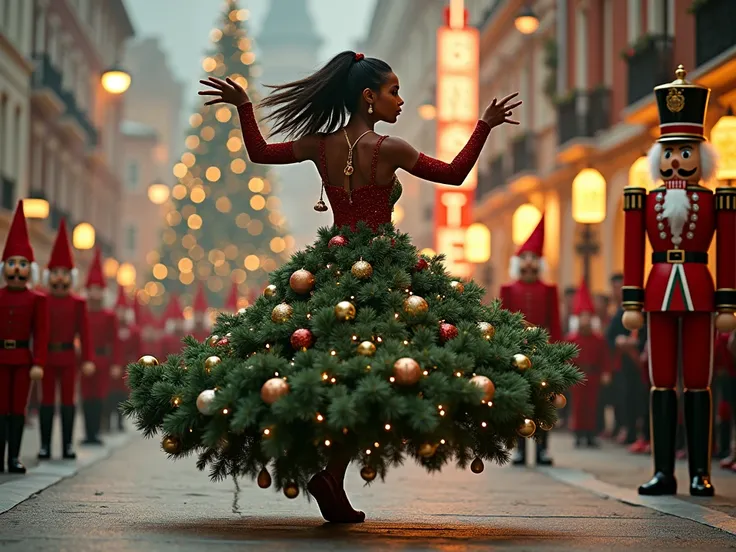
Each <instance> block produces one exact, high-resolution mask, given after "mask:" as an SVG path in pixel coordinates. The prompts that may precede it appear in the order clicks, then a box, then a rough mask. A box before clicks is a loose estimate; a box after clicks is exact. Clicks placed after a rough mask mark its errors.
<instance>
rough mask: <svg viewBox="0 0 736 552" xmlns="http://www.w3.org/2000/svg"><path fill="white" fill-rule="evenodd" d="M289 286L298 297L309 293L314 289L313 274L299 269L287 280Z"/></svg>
mask: <svg viewBox="0 0 736 552" xmlns="http://www.w3.org/2000/svg"><path fill="white" fill-rule="evenodd" d="M289 286H290V287H291V289H293V290H294V291H295V292H296V293H299V294H300V295H304V294H306V293H309V292H310V291H312V290H313V289H314V274H312V273H311V272H309V271H308V270H305V269H303V268H300V269H299V270H297V271H295V272H294V273H293V274H292V275H291V277H290V278H289Z"/></svg>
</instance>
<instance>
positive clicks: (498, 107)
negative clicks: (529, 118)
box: [481, 92, 522, 128]
mask: <svg viewBox="0 0 736 552" xmlns="http://www.w3.org/2000/svg"><path fill="white" fill-rule="evenodd" d="M518 95H519V93H518V92H514V93H513V94H509V95H508V96H506V97H505V98H504V99H503V100H501V101H500V102H499V101H498V100H496V98H493V101H492V102H491V104H490V105H489V106H488V107H486V110H485V111H484V112H483V117H481V119H482V120H483V121H485V122H486V123H488V126H490V127H491V128H493V127H496V126H498V125H501V124H503V123H508V124H510V125H518V124H519V121H515V120H513V119H511V117H513V115H514V114H513V110H514V109H515V108H517V107H519V106H520V105H521V104H522V101H521V100H519V101H518V102H514V103H512V104H510V103H509V102H510V101H511V100H513V99H514V98H515V97H516V96H518Z"/></svg>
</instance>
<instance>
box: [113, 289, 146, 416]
mask: <svg viewBox="0 0 736 552" xmlns="http://www.w3.org/2000/svg"><path fill="white" fill-rule="evenodd" d="M133 301H134V302H137V301H136V300H135V299H133ZM115 316H116V317H117V322H118V347H119V350H120V364H116V365H113V366H112V367H111V368H110V393H109V395H108V404H107V408H105V416H107V418H106V419H105V420H104V422H106V425H107V426H108V427H112V419H111V418H112V416H113V414H115V415H116V416H117V422H118V423H117V429H118V431H123V430H124V427H123V416H122V415H121V414H120V409H119V406H120V403H121V402H123V401H124V400H126V399H127V398H128V386H127V385H126V383H125V371H124V370H123V369H122V366H126V365H127V364H129V363H131V362H135V361H136V360H138V359H139V358H140V356H141V349H142V343H141V332H140V329H139V328H138V325H137V324H136V317H135V309H134V308H133V307H132V306H131V304H130V301H129V300H128V297H127V296H126V294H125V288H123V286H119V287H118V299H117V301H116V303H115Z"/></svg>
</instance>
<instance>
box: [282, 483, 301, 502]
mask: <svg viewBox="0 0 736 552" xmlns="http://www.w3.org/2000/svg"><path fill="white" fill-rule="evenodd" d="M284 496H286V498H296V497H298V496H299V487H297V486H296V483H288V484H287V485H286V487H284Z"/></svg>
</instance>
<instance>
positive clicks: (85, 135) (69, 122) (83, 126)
mask: <svg viewBox="0 0 736 552" xmlns="http://www.w3.org/2000/svg"><path fill="white" fill-rule="evenodd" d="M61 98H62V100H63V101H64V105H65V106H66V111H65V113H64V116H63V117H62V119H61V125H62V127H64V128H65V129H66V130H67V131H68V132H69V133H71V134H72V135H73V136H74V137H76V138H78V139H79V140H80V141H82V142H86V143H87V145H88V146H90V147H94V146H96V145H97V143H98V139H99V137H98V133H97V129H95V127H94V125H92V122H91V121H90V120H89V118H88V117H87V114H86V113H85V112H84V111H82V110H81V109H79V107H77V101H76V99H75V98H74V94H72V93H71V92H68V91H66V90H62V91H61Z"/></svg>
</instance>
